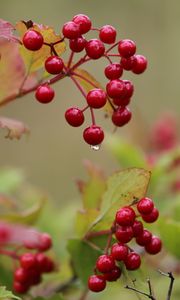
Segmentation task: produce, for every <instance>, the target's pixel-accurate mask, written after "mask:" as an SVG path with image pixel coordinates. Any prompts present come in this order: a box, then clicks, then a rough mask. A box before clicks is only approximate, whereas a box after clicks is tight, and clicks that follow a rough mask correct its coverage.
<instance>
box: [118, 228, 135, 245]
mask: <svg viewBox="0 0 180 300" xmlns="http://www.w3.org/2000/svg"><path fill="white" fill-rule="evenodd" d="M115 236H116V238H117V240H118V241H119V242H121V243H128V242H130V241H131V240H132V238H133V230H132V227H131V226H126V227H119V228H117V229H116V233H115Z"/></svg>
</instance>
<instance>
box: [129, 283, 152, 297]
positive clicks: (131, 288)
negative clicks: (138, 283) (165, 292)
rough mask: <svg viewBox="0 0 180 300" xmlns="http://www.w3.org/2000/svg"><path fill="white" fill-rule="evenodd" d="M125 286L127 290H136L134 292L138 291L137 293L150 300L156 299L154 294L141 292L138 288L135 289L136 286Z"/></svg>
mask: <svg viewBox="0 0 180 300" xmlns="http://www.w3.org/2000/svg"><path fill="white" fill-rule="evenodd" d="M125 288H126V289H128V290H132V291H134V292H136V293H139V294H141V295H144V296H146V297H148V298H149V299H151V300H156V298H154V296H152V295H149V294H147V293H144V292H141V291H139V290H137V289H136V288H133V287H131V286H128V285H126V286H125Z"/></svg>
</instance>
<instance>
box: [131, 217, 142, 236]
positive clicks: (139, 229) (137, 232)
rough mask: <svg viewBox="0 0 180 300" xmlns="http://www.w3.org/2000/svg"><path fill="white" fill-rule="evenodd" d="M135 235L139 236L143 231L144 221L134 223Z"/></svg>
mask: <svg viewBox="0 0 180 300" xmlns="http://www.w3.org/2000/svg"><path fill="white" fill-rule="evenodd" d="M132 230H133V235H134V237H137V236H139V235H141V234H142V233H143V223H142V222H141V221H137V220H135V221H134V224H133V225H132Z"/></svg>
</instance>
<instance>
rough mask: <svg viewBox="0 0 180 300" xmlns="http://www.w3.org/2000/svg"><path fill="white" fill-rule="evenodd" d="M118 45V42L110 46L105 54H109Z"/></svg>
mask: <svg viewBox="0 0 180 300" xmlns="http://www.w3.org/2000/svg"><path fill="white" fill-rule="evenodd" d="M118 44H119V42H117V43H115V44H114V45H112V46H111V47H110V48H109V49H107V50H106V53H108V52H110V51H111V50H112V49H113V48H114V47H116V46H117V45H118Z"/></svg>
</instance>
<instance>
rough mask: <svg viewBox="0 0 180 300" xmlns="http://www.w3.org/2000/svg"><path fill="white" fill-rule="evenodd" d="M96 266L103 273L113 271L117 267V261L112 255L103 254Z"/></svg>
mask: <svg viewBox="0 0 180 300" xmlns="http://www.w3.org/2000/svg"><path fill="white" fill-rule="evenodd" d="M96 268H97V270H98V271H99V272H101V273H108V272H111V271H112V270H113V269H114V268H115V261H114V259H113V257H112V256H110V255H107V254H104V255H101V256H99V257H98V259H97V261H96Z"/></svg>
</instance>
